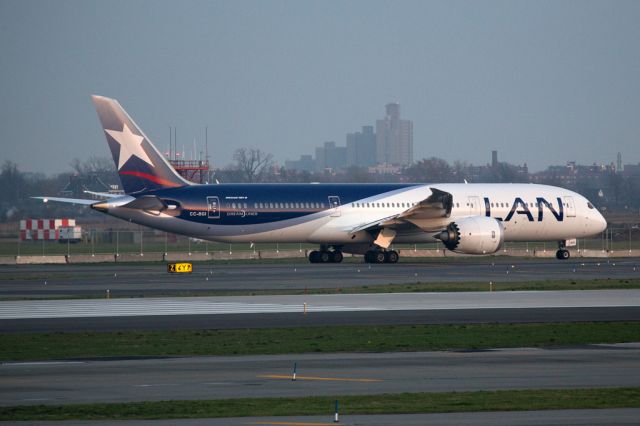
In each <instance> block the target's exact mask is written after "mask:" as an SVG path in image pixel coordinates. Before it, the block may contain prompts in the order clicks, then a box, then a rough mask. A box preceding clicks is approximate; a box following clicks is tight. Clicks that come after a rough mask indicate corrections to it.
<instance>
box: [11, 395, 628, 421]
mask: <svg viewBox="0 0 640 426" xmlns="http://www.w3.org/2000/svg"><path fill="white" fill-rule="evenodd" d="M336 399H337V400H338V401H339V402H340V407H341V409H340V412H341V414H342V415H350V414H351V415H353V414H407V413H454V412H476V411H518V410H559V409H587V408H592V409H593V408H629V407H640V388H602V389H600V388H596V389H553V390H508V391H479V392H437V393H436V392H434V393H427V392H423V393H402V394H382V395H337V396H317V397H298V398H242V399H226V400H215V401H211V400H204V401H154V402H131V403H102V404H100V403H99V404H73V405H34V406H17V407H0V420H4V421H20V420H31V421H44V420H72V419H76V420H134V419H186V418H213V417H248V416H255V417H257V416H260V417H262V416H264V417H266V416H305V415H326V416H327V418H332V415H333V409H334V401H335V400H336Z"/></svg>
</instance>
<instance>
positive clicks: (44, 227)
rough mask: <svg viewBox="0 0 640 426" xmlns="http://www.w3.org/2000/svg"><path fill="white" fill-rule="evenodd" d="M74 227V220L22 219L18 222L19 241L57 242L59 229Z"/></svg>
mask: <svg viewBox="0 0 640 426" xmlns="http://www.w3.org/2000/svg"><path fill="white" fill-rule="evenodd" d="M75 226H76V220H75V219H23V220H21V221H20V239H21V240H23V241H25V240H58V239H60V228H67V227H75ZM78 228H79V227H78Z"/></svg>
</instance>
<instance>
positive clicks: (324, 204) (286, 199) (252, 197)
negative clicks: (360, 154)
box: [149, 184, 417, 225]
mask: <svg viewBox="0 0 640 426" xmlns="http://www.w3.org/2000/svg"><path fill="white" fill-rule="evenodd" d="M416 185H417V184H218V185H194V186H186V187H181V188H170V189H162V190H158V191H153V192H150V193H149V194H153V195H156V196H158V197H160V198H161V199H163V200H164V201H165V202H166V203H169V204H171V203H172V201H175V203H176V204H178V205H179V207H180V213H179V216H178V217H180V218H181V219H185V220H189V221H192V222H199V223H215V224H218V225H246V224H260V223H267V222H275V221H280V220H287V219H294V218H297V217H301V216H305V215H309V214H313V213H316V212H319V211H323V210H328V209H332V208H334V207H337V206H336V203H337V205H341V204H347V203H352V202H355V201H357V200H361V199H364V198H368V197H373V196H376V195H379V194H383V193H388V192H390V191H396V190H402V189H404V188H409V187H413V186H416Z"/></svg>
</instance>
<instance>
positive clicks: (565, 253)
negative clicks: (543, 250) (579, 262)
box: [556, 249, 571, 260]
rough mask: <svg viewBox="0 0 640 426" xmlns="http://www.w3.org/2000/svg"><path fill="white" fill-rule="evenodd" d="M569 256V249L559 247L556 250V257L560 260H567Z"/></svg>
mask: <svg viewBox="0 0 640 426" xmlns="http://www.w3.org/2000/svg"><path fill="white" fill-rule="evenodd" d="M569 257H571V253H569V250H564V249H561V250H558V251H557V252H556V258H558V259H560V260H567V259H569Z"/></svg>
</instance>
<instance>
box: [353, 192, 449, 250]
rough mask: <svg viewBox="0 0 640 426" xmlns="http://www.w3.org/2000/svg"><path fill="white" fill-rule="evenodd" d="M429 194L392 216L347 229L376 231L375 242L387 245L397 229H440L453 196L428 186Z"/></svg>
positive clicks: (444, 221)
mask: <svg viewBox="0 0 640 426" xmlns="http://www.w3.org/2000/svg"><path fill="white" fill-rule="evenodd" d="M430 189H431V195H430V196H429V197H427V198H425V199H424V200H422V201H420V202H419V203H418V204H416V205H415V206H413V207H411V208H409V209H407V210H405V211H403V212H401V213H398V214H395V215H392V216H387V217H382V218H380V219H377V220H374V221H371V222H368V223H364V224H361V225H358V226H356V227H354V228H352V229H350V230H349V232H350V233H356V232H359V231H371V232H378V238H377V239H376V241H375V244H378V245H379V246H381V247H385V248H387V247H389V245H391V242H392V241H393V239H394V238H395V236H396V233H397V231H401V230H402V229H403V228H407V227H409V228H413V229H415V227H417V228H420V229H422V230H424V231H437V230H442V229H444V227H445V226H446V224H445V223H446V219H447V218H449V217H450V216H451V208H452V207H453V196H452V195H451V194H450V193H448V192H445V191H441V190H439V189H437V188H430Z"/></svg>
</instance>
